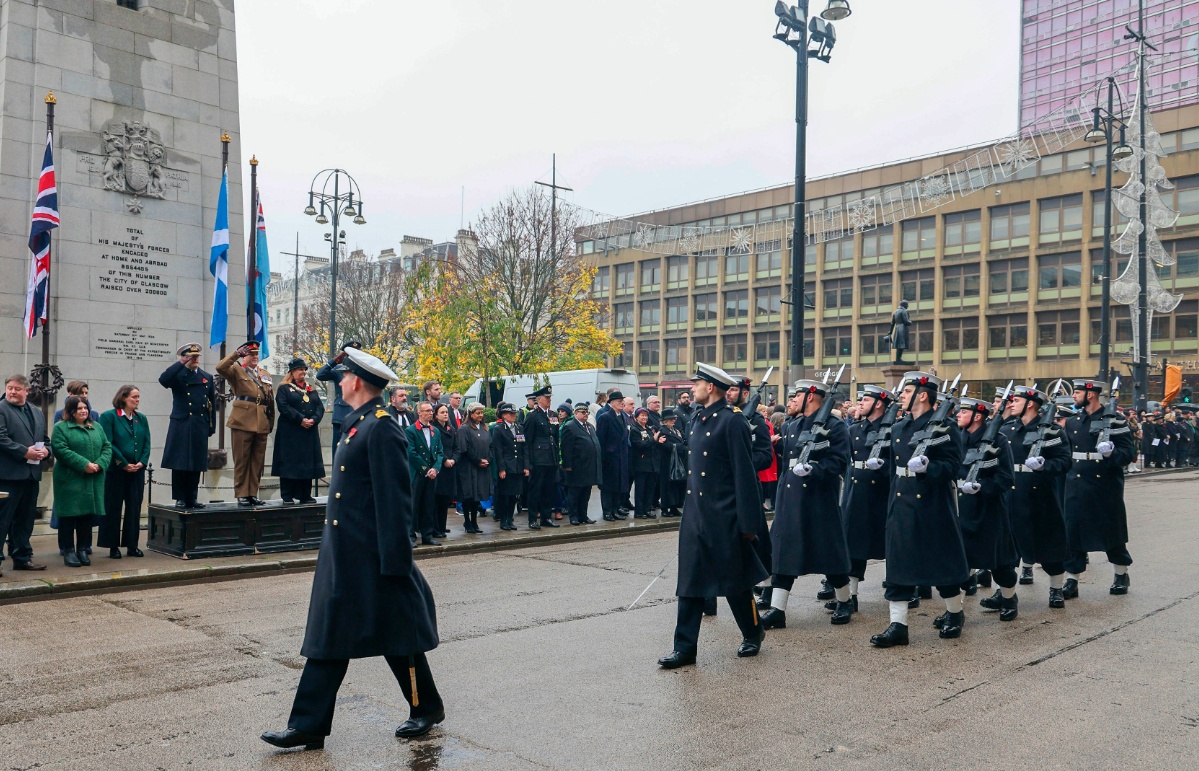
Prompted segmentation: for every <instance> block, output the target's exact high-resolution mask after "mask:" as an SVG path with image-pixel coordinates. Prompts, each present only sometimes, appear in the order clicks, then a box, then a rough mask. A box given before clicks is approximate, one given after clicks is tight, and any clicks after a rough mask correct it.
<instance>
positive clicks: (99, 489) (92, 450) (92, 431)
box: [50, 396, 112, 568]
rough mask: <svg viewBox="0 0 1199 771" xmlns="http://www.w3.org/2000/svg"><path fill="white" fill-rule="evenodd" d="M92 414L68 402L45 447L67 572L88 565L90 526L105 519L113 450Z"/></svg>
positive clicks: (83, 406) (74, 399)
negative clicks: (50, 461)
mask: <svg viewBox="0 0 1199 771" xmlns="http://www.w3.org/2000/svg"><path fill="white" fill-rule="evenodd" d="M90 413H91V408H90V407H88V404H87V402H85V401H84V400H83V399H81V398H80V397H78V396H70V397H68V398H67V405H66V407H64V408H63V412H62V414H63V419H62V420H61V421H60V422H58V423H56V424H55V426H54V435H53V437H51V439H50V446H51V447H52V448H53V450H54V457H55V459H56V460H57V463H56V464H55V466H54V511H55V513H56V514H57V515H58V548H59V550H60V551H62V553H63V561H64V562H65V563H66V565H67V567H72V568H77V567H79V566H80V565H90V564H92V561H91V559H90V558H89V557H88V556H87V551H86V550H87V548H88V547H90V546H91V545H92V526H93V524H94V520H95V518H96V517H98V516H101V517H102V516H104V471H105V469H107V468H108V464H109V463H111V462H112V444H111V443H110V442H109V441H108V437H107V436H105V434H104V430H103V429H102V428H100V427H99V426H98V425H96V424H95V423H93V422H92V420H91V416H90Z"/></svg>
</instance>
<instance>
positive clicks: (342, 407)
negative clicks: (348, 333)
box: [316, 340, 362, 455]
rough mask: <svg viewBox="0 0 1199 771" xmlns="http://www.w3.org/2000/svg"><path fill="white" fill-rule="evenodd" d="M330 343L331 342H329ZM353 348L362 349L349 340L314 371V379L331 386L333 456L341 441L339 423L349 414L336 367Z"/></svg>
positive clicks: (358, 343) (339, 374)
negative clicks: (338, 351) (342, 396)
mask: <svg viewBox="0 0 1199 771" xmlns="http://www.w3.org/2000/svg"><path fill="white" fill-rule="evenodd" d="M330 342H332V341H330ZM348 348H353V349H355V350H359V349H361V348H362V343H360V342H358V341H357V340H350V341H348V342H347V343H346V344H345V345H343V346H342V347H341V352H340V353H338V354H337V355H336V356H334V357H333V358H332V359H330V360H329V363H328V364H326V365H325V366H323V367H321V368H320V369H318V370H317V371H316V379H317V380H319V381H321V382H322V383H332V384H333V394H334V395H333V420H331V421H330V422H331V423H332V424H333V454H334V455H336V454H337V443H338V442H339V441H341V421H342V419H343V418H345V416H346V415H348V414H350V405H348V404H346V402H345V400H344V399H342V398H341V373H340V372H338V371H337V369H336V368H337V365H339V364H341V363H342V361H344V360H345V358H346V349H348Z"/></svg>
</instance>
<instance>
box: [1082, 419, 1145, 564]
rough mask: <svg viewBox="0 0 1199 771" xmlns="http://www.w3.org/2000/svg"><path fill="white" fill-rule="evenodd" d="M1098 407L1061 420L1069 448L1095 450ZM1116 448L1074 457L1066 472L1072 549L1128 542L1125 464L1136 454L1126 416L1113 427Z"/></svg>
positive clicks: (1105, 547) (1109, 547) (1095, 548)
mask: <svg viewBox="0 0 1199 771" xmlns="http://www.w3.org/2000/svg"><path fill="white" fill-rule="evenodd" d="M1102 421H1103V412H1102V411H1097V412H1095V413H1092V414H1090V415H1088V414H1086V413H1085V412H1083V413H1080V414H1078V415H1074V416H1073V417H1071V418H1070V419H1069V420H1067V421H1066V435H1067V436H1068V437H1069V438H1070V443H1071V445H1073V450H1074V452H1078V453H1095V445H1097V444H1098V443H1099V434H1098V432H1095V433H1092V432H1091V427H1092V426H1093V425H1095V424H1097V423H1098V424H1101V423H1102ZM1111 442H1112V444H1114V445H1116V449H1115V450H1114V451H1112V454H1111V455H1110V456H1108V457H1106V458H1099V459H1098V460H1095V459H1090V460H1075V461H1074V462H1073V465H1072V466H1071V468H1070V472H1069V474H1068V475H1067V476H1066V511H1065V515H1066V533H1067V535H1068V539H1069V543H1070V548H1071V549H1072V550H1074V551H1109V550H1114V549H1119V548H1122V547H1123V546H1124V544H1126V543H1128V515H1127V513H1126V512H1125V510H1124V467H1125V466H1127V465H1128V464H1129V463H1132V462H1133V461H1135V460H1136V457H1137V447H1136V441H1135V440H1134V439H1133V438H1132V431H1131V429H1130V428H1129V426H1128V422H1127V421H1125V420H1120V421H1119V422H1118V423H1116V424H1115V425H1114V426H1113V427H1112V433H1111Z"/></svg>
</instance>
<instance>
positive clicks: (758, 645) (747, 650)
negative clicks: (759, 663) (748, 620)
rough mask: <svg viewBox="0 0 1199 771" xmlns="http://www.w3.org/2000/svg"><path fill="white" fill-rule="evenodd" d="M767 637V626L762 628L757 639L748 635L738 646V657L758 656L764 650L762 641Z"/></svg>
mask: <svg viewBox="0 0 1199 771" xmlns="http://www.w3.org/2000/svg"><path fill="white" fill-rule="evenodd" d="M765 639H766V630H765V628H763V629H761V630H760V631H759V632H758V636H757V638H756V639H751V638H748V637H747V638H744V639H742V640H741V644H740V645H739V646H737V657H738V658H742V659H745V658H749V657H750V656H757V655H758V654H759V653H761V651H762V642H763V641H764V640H765Z"/></svg>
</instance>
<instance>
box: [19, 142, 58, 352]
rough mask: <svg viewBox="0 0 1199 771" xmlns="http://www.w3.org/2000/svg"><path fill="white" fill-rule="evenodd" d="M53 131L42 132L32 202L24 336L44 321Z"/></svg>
mask: <svg viewBox="0 0 1199 771" xmlns="http://www.w3.org/2000/svg"><path fill="white" fill-rule="evenodd" d="M53 140H54V135H53V134H52V133H51V132H49V131H47V132H46V156H45V158H43V159H42V173H41V176H40V177H38V181H37V201H36V202H35V203H34V204H33V224H32V226H31V227H30V228H29V251H30V252H32V253H33V262H32V263H31V264H30V266H29V286H28V288H27V290H26V292H25V336H26V337H27V338H32V337H33V336H34V335H36V334H37V328H38V325H39V323H40V324H42V325H45V323H46V308H47V306H48V304H49V303H48V300H49V295H50V231H51V230H54V229H55V228H56V227H58V188H57V187H56V186H55V184H54V142H53Z"/></svg>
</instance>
